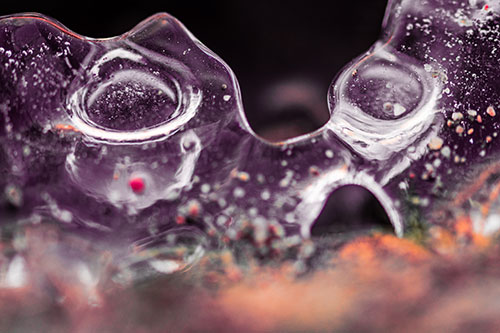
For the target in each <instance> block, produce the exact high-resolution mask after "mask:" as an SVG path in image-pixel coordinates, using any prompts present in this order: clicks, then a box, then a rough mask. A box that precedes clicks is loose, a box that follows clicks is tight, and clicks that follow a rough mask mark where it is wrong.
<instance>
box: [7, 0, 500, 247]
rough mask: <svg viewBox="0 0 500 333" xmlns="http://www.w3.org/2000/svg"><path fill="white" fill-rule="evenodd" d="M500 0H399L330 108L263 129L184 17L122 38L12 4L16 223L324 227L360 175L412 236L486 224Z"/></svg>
mask: <svg viewBox="0 0 500 333" xmlns="http://www.w3.org/2000/svg"><path fill="white" fill-rule="evenodd" d="M499 10H500V3H499V2H498V1H475V0H460V1H454V2H450V1H444V0H441V1H439V0H431V1H428V0H426V1H423V0H417V1H415V0H400V1H390V2H389V6H388V10H387V14H386V17H385V21H384V23H383V24H384V29H383V31H384V32H383V35H382V36H381V38H380V40H379V41H378V42H377V43H376V44H375V45H374V46H373V47H372V48H371V49H370V50H369V51H368V52H367V53H366V54H364V55H362V56H361V57H359V58H358V59H356V60H354V61H353V62H352V63H351V64H350V65H348V66H347V67H345V69H344V70H343V71H342V72H341V73H340V74H339V76H338V77H337V78H336V79H335V80H334V82H333V84H332V86H331V89H330V90H329V93H328V101H329V107H330V114H331V118H330V121H329V122H328V123H327V124H326V125H325V126H324V127H323V128H321V129H319V130H317V131H315V132H314V133H310V134H307V135H305V136H301V137H297V138H294V139H290V140H288V141H284V142H279V143H270V142H266V141H265V140H263V139H261V138H259V137H257V135H256V134H255V133H254V132H253V131H252V129H251V128H250V126H249V124H248V122H247V121H246V118H245V114H244V111H243V107H242V102H241V97H240V92H239V87H238V83H237V81H236V79H235V77H234V74H233V73H232V71H231V70H230V69H229V67H228V66H227V65H226V64H225V63H224V62H223V61H222V60H221V59H220V58H219V57H217V56H216V55H215V54H213V53H212V52H211V51H210V50H209V49H208V48H207V47H205V46H204V45H203V44H201V43H200V42H199V41H198V40H196V39H195V38H194V37H193V36H192V35H191V34H190V33H189V31H187V30H186V29H185V28H184V26H183V25H182V24H181V23H179V22H178V21H177V20H176V19H174V18H173V17H171V16H169V15H168V14H158V15H155V16H153V17H151V18H149V19H147V20H145V21H144V22H142V23H141V24H139V25H138V26H137V27H136V28H134V29H133V30H132V31H130V32H128V33H125V34H123V35H121V36H118V37H115V38H111V39H91V38H87V37H83V36H80V35H78V34H76V33H73V32H71V31H69V30H68V29H66V28H65V27H64V26H62V25H60V24H59V23H58V22H56V21H54V20H51V19H49V18H47V17H44V16H41V15H38V14H20V15H12V16H6V17H3V18H1V20H0V149H1V150H0V169H1V173H2V177H1V178H0V188H3V189H4V196H2V199H1V200H2V201H1V214H2V220H3V222H2V223H9V222H12V221H15V223H34V222H40V221H44V220H50V221H55V222H56V223H58V224H60V225H62V226H63V228H65V229H67V230H75V231H77V232H78V233H81V234H91V235H96V237H97V238H99V239H101V238H102V239H105V240H106V241H108V242H109V241H113V242H115V243H122V242H125V243H126V242H130V241H131V240H138V239H141V240H146V243H155V242H162V241H163V240H164V239H165V238H164V237H165V235H168V234H182V233H193V234H196V235H198V234H202V235H213V234H218V233H221V232H222V233H223V234H225V235H226V236H227V237H229V238H234V239H237V237H238V230H240V229H241V226H242V225H247V224H251V225H252V226H253V227H254V228H255V229H256V230H258V231H259V232H257V233H256V234H257V235H261V236H260V237H261V238H262V239H265V238H266V237H267V236H268V235H267V233H268V232H271V231H269V230H272V232H274V233H275V234H276V235H290V234H298V233H299V234H300V235H301V236H302V237H305V238H307V237H309V234H310V229H311V226H312V224H313V223H314V221H315V219H316V218H317V216H318V215H319V214H320V212H321V210H322V207H323V206H324V204H325V201H326V200H327V198H328V196H329V195H330V194H331V193H332V192H334V191H335V190H336V189H338V188H340V187H342V186H344V185H349V184H356V185H360V186H362V187H365V188H366V189H368V190H369V191H370V192H372V193H373V194H374V195H375V196H376V197H377V198H378V200H379V201H380V203H381V204H382V206H383V207H384V208H385V210H386V212H387V214H388V216H389V218H390V220H391V222H392V224H393V226H394V229H395V232H396V233H397V234H398V235H402V234H403V232H404V230H405V226H407V225H408V224H409V223H410V222H411V220H412V219H414V218H415V217H416V216H417V217H418V218H421V219H424V220H427V221H430V223H444V222H446V218H447V216H449V215H450V214H469V215H474V216H476V217H477V221H483V222H484V221H486V220H487V216H486V215H485V214H483V213H484V209H483V210H481V209H480V205H477V204H475V203H474V202H473V201H471V200H469V199H470V197H471V196H472V195H475V194H476V193H479V192H480V191H481V189H482V188H490V187H491V186H494V183H495V182H492V181H489V180H494V179H497V178H498V176H499V175H500V173H499V168H500V164H499V163H498V161H497V160H498V154H499V144H498V141H499V139H498V138H497V136H498V133H497V131H498V126H499V121H498V117H500V116H497V114H496V113H497V111H496V110H497V109H499V110H500V81H499V77H500V75H499V73H500V68H499V63H500V49H499V48H500V42H499V38H500V18H499V15H498V11H499ZM478 181H479V186H477V184H478ZM483 199H484V198H483ZM484 202H485V200H482V199H481V196H480V195H479V197H478V198H477V203H479V204H481V203H484ZM488 205H489V206H488V209H489V211H491V209H495V207H497V206H498V205H497V204H496V202H493V203H489V204H488ZM481 214H483V215H484V216H483V215H481ZM478 223H479V222H478ZM493 227H494V226H493ZM489 228H492V227H491V226H490V227H489Z"/></svg>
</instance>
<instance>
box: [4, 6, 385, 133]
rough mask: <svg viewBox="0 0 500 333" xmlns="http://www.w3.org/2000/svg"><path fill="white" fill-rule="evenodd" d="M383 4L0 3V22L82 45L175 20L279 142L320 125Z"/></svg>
mask: <svg viewBox="0 0 500 333" xmlns="http://www.w3.org/2000/svg"><path fill="white" fill-rule="evenodd" d="M385 5H386V0H357V1H340V0H332V1H318V0H309V1H295V0H290V1H234V0H232V1H231V0H223V1H203V2H201V1H200V2H196V1H185V0H183V1H180V0H177V1H175V0H170V1H151V0H144V1H136V2H134V3H133V5H128V4H126V3H125V1H123V2H109V1H108V2H106V1H101V2H92V1H82V0H75V1H67V2H66V1H65V2H61V3H57V2H51V1H37V2H31V1H23V0H18V1H2V2H1V4H0V16H1V15H8V14H14V13H20V12H39V13H42V14H45V15H48V16H50V17H52V18H55V19H57V20H58V21H60V22H61V23H62V24H64V25H65V26H67V27H68V28H69V29H71V30H73V31H75V32H77V33H79V34H82V35H86V36H89V37H111V36H115V35H119V34H121V33H124V32H126V31H127V30H130V29H131V28H133V27H134V26H135V25H136V24H138V23H139V22H140V21H142V20H143V19H145V18H147V17H148V16H150V15H152V14H154V13H157V12H161V11H165V12H168V13H170V14H172V15H173V16H175V17H177V18H178V19H179V20H180V21H181V22H183V23H184V24H185V25H186V27H187V28H188V29H189V30H191V32H192V33H193V34H194V35H195V36H196V37H198V39H200V40H201V41H202V42H203V43H204V44H205V45H207V46H208V47H209V48H210V49H212V50H213V51H214V52H215V53H217V54H218V55H219V56H220V57H221V58H222V59H224V60H225V61H226V62H227V63H228V64H229V66H230V67H231V68H232V69H233V70H234V72H235V73H236V76H237V78H238V80H239V82H240V85H241V90H242V94H243V102H244V106H245V111H246V113H247V117H248V119H249V121H250V124H251V125H252V127H253V128H254V129H255V130H256V131H257V132H258V133H259V134H261V135H263V136H265V137H267V138H269V139H272V140H279V139H283V138H286V137H290V136H293V135H297V134H300V133H304V132H307V131H311V130H313V129H315V128H317V127H319V126H321V125H322V124H323V123H324V122H325V121H326V120H327V119H328V111H327V104H326V93H327V90H328V86H329V84H330V82H331V81H332V79H333V78H334V77H335V75H336V74H337V72H338V71H339V70H340V69H342V67H343V66H345V65H346V64H347V63H349V61H351V60H352V59H353V58H354V57H356V56H358V55H359V54H361V53H362V52H364V51H366V50H367V49H368V48H369V47H370V46H371V45H372V44H373V42H375V40H377V38H378V36H379V34H380V26H381V23H382V19H383V16H384V10H385Z"/></svg>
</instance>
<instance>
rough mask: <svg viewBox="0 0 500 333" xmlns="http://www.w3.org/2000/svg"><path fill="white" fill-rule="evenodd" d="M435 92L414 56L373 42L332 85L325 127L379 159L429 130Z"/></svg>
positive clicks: (434, 115) (433, 116)
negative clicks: (373, 44)
mask: <svg viewBox="0 0 500 333" xmlns="http://www.w3.org/2000/svg"><path fill="white" fill-rule="evenodd" d="M439 91H440V87H439V85H438V84H436V82H435V80H433V79H432V77H431V76H430V74H429V73H427V72H426V71H425V70H424V68H423V67H422V66H419V64H418V63H416V62H415V60H413V59H411V58H410V57H407V56H405V55H404V54H401V53H399V52H397V51H395V50H394V49H392V47H391V46H390V45H382V44H380V43H378V44H377V45H375V46H374V48H373V50H372V51H370V53H369V55H368V56H365V57H363V58H360V60H358V61H357V62H354V65H353V66H351V67H348V69H346V70H345V71H344V72H343V73H342V74H341V75H340V77H339V78H338V80H337V81H336V83H335V85H333V86H332V88H331V90H330V98H329V101H330V109H331V119H330V122H329V123H328V125H327V126H328V127H329V128H330V129H332V130H333V131H334V132H335V133H336V134H337V135H338V136H339V137H340V138H341V139H342V140H344V141H345V142H346V143H348V144H349V145H350V146H351V148H352V149H353V150H354V151H356V152H357V153H360V154H361V155H362V156H364V157H365V158H367V159H369V160H379V161H384V160H387V159H389V158H390V157H391V156H393V155H394V154H395V153H398V152H401V151H403V150H405V149H407V148H408V147H410V146H411V145H413V144H418V142H424V141H425V140H423V138H425V137H428V136H429V135H430V132H433V126H432V125H433V124H435V123H436V118H437V113H438V111H437V110H438V107H437V99H438V94H439ZM434 129H435V128H434ZM429 131H430V132H429ZM434 132H435V131H434ZM425 144H426V143H424V145H425Z"/></svg>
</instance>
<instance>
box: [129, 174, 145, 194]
mask: <svg viewBox="0 0 500 333" xmlns="http://www.w3.org/2000/svg"><path fill="white" fill-rule="evenodd" d="M128 184H129V186H130V188H131V189H132V191H134V193H142V192H143V191H144V188H145V187H146V185H145V184H144V179H142V178H141V177H134V178H131V179H130V180H129V182H128Z"/></svg>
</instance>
